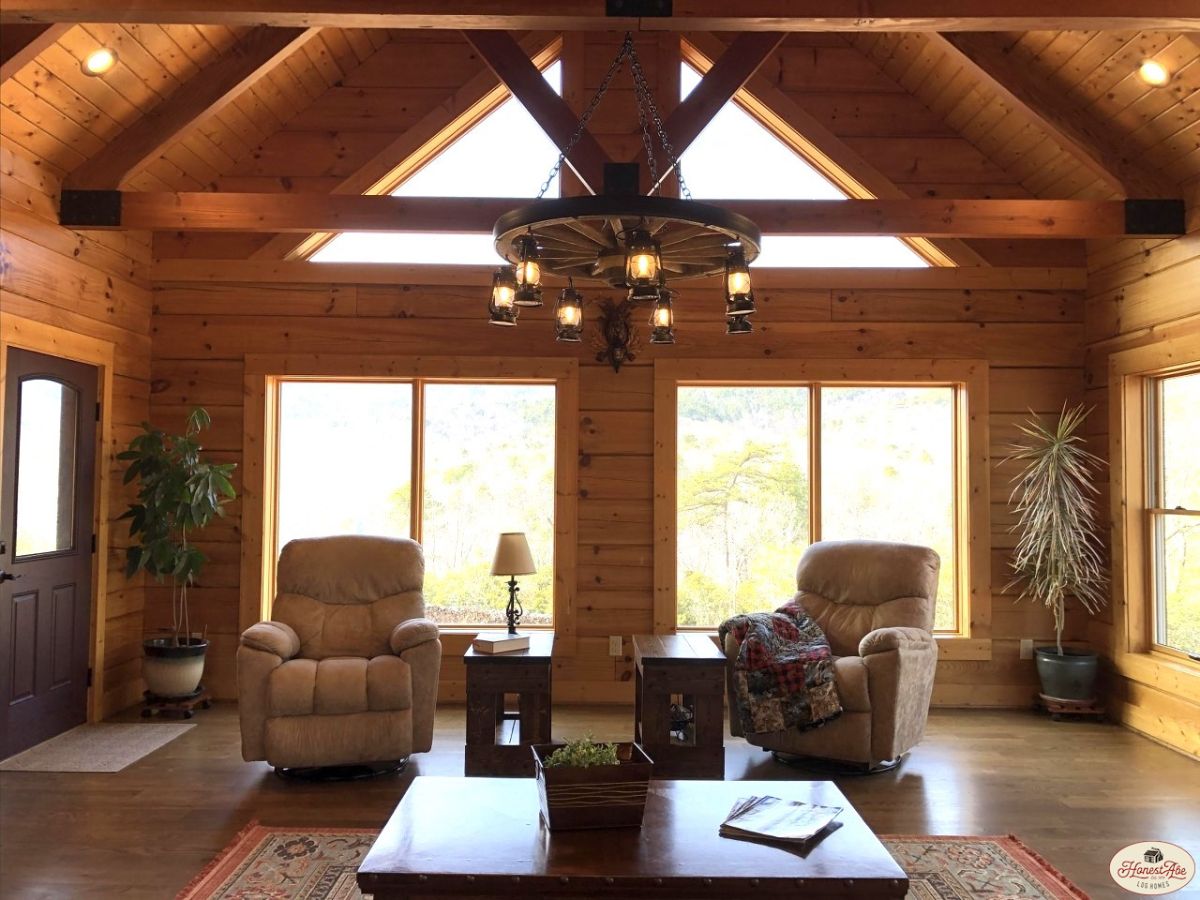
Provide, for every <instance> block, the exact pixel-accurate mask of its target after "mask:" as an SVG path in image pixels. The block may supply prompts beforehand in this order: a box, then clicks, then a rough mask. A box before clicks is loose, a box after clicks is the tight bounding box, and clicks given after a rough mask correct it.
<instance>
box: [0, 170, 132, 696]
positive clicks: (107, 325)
mask: <svg viewBox="0 0 1200 900" xmlns="http://www.w3.org/2000/svg"><path fill="white" fill-rule="evenodd" d="M46 168H47V167H45V166H44V165H42V160H40V159H32V158H29V157H27V156H24V155H21V154H19V153H17V152H16V151H15V150H14V149H12V148H11V146H10V147H5V148H0V192H2V194H3V199H0V306H2V307H3V310H4V312H5V313H7V314H9V315H14V316H19V317H21V318H23V319H30V320H33V321H35V322H38V323H42V324H45V325H50V326H55V327H57V328H61V329H64V330H66V331H67V332H70V333H73V334H78V335H83V336H86V337H90V338H97V339H99V340H102V341H108V342H110V343H112V344H114V345H115V365H114V372H115V375H114V379H113V395H112V402H111V406H110V408H109V409H108V410H107V411H106V412H105V413H104V415H105V416H106V417H108V420H109V422H110V423H111V427H110V434H111V436H112V443H111V444H110V445H109V446H107V447H106V448H105V450H104V460H105V464H106V465H107V466H108V467H109V476H110V477H109V497H108V508H109V517H110V521H113V520H115V518H116V517H117V516H119V515H120V514H121V513H122V512H124V510H125V507H126V505H127V503H128V501H129V499H130V498H131V496H132V494H131V493H130V492H129V491H127V490H125V489H123V488H122V487H121V475H120V470H119V466H118V464H117V463H116V461H115V460H114V459H113V456H114V454H115V453H116V452H118V451H119V450H120V449H122V448H123V447H124V445H125V444H126V443H127V442H128V441H129V439H130V438H131V437H132V436H133V434H134V433H135V432H136V430H137V427H138V423H140V422H142V421H145V419H146V418H147V416H148V412H149V396H150V308H151V292H150V281H149V268H150V241H149V236H148V235H140V234H134V233H117V232H114V233H99V232H88V233H86V234H85V233H82V232H76V231H70V230H68V229H65V228H61V227H59V226H58V224H57V219H58V197H57V195H58V189H59V186H58V182H57V180H56V179H55V177H54V176H53V175H51V174H49V173H48V172H47V170H46ZM110 538H111V539H110V542H109V547H108V551H109V552H108V555H107V559H105V560H104V561H103V563H104V565H105V566H106V569H107V590H106V598H105V603H104V609H105V621H104V623H103V629H102V630H103V634H102V635H101V637H102V640H103V658H102V660H98V661H97V664H98V665H100V666H102V667H103V682H102V683H103V696H102V697H99V698H97V700H98V709H99V710H100V714H101V715H108V714H109V713H112V712H115V711H117V710H119V709H123V708H125V707H126V706H129V705H130V704H131V703H133V702H134V701H136V700H137V699H139V698H140V697H141V691H142V685H141V664H142V663H141V655H142V646H141V642H142V632H143V622H142V608H143V605H144V599H145V597H144V589H143V586H142V579H141V576H139V577H138V579H136V580H134V581H127V580H126V579H125V577H124V575H123V573H122V568H123V562H124V547H125V546H126V545H127V541H128V539H127V537H126V529H125V527H124V526H123V525H120V524H115V525H113V527H111V528H110Z"/></svg>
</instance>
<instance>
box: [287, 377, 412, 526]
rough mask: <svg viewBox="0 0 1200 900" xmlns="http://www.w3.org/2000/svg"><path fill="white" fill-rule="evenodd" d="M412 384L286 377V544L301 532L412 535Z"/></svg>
mask: <svg viewBox="0 0 1200 900" xmlns="http://www.w3.org/2000/svg"><path fill="white" fill-rule="evenodd" d="M412 391H413V388H412V385H411V384H409V383H405V382H387V383H384V382H374V383H372V382H362V381H359V382H353V381H341V382H321V381H285V382H284V383H283V384H281V385H280V388H279V500H278V502H279V507H278V521H277V524H276V529H277V531H276V534H277V537H278V546H279V547H280V548H281V549H282V547H283V546H284V545H285V544H286V543H287V542H288V541H290V540H292V539H294V538H301V537H323V536H325V535H331V534H374V535H384V536H387V537H408V536H409V531H410V529H409V519H410V516H411V506H412V499H411V498H412V485H411V480H412V478H411V475H412V465H411V459H412Z"/></svg>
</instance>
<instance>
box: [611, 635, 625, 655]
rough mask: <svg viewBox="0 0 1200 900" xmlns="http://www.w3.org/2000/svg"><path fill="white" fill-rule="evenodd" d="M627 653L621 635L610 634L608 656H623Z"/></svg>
mask: <svg viewBox="0 0 1200 900" xmlns="http://www.w3.org/2000/svg"><path fill="white" fill-rule="evenodd" d="M624 652H625V650H624V645H623V644H622V643H621V636H620V635H619V634H610V635H609V636H608V655H609V656H621V655H622V654H623V653H624Z"/></svg>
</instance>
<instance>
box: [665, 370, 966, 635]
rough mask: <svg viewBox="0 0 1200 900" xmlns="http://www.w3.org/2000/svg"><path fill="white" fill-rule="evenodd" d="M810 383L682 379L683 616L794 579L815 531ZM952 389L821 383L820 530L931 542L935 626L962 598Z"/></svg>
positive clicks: (770, 599)
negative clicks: (708, 383)
mask: <svg viewBox="0 0 1200 900" xmlns="http://www.w3.org/2000/svg"><path fill="white" fill-rule="evenodd" d="M809 398H810V392H809V389H808V388H806V387H716V388H709V387H683V388H680V390H679V413H678V416H679V420H678V447H677V449H678V459H679V464H678V471H677V504H678V507H677V508H678V513H677V516H678V518H677V521H678V528H679V536H678V548H679V549H678V563H677V565H678V570H677V578H678V581H677V584H678V589H677V597H678V621H679V624H680V625H685V626H708V627H711V626H715V625H716V624H718V623H719V622H721V621H722V620H724V619H725V618H727V617H729V616H730V615H734V614H736V613H743V612H757V611H762V610H769V609H774V608H775V607H777V606H778V605H780V604H781V603H782V602H784V601H785V600H787V599H788V598H790V597H791V596H792V595H793V594H794V593H795V590H796V581H795V573H796V564H797V563H798V562H799V559H800V555H801V554H802V553H803V552H804V549H805V548H806V547H807V546H808V544H809V542H810V536H809V503H810V497H811V490H810V473H809V463H808V456H809V435H808V428H809V426H808V422H809V402H810V400H809ZM952 403H953V394H952V391H951V390H950V389H948V388H874V387H870V388H868V387H863V388H824V389H822V459H821V462H822V472H823V479H822V495H823V503H822V509H821V511H820V515H821V524H822V535H823V537H824V538H826V539H843V540H844V539H852V538H866V539H874V540H893V541H906V542H910V543H915V544H923V545H925V546H930V547H933V548H934V549H935V550H937V552H938V553H939V555H940V556H941V558H942V575H941V579H940V583H939V591H938V606H937V620H936V623H935V627H937V628H939V629H950V628H953V627H954V624H955V618H954V616H955V610H954V583H955V570H954V555H953V547H954V543H953V542H954V534H953V524H954V510H953V502H954V486H953V472H954V466H953V451H954V436H953V407H952Z"/></svg>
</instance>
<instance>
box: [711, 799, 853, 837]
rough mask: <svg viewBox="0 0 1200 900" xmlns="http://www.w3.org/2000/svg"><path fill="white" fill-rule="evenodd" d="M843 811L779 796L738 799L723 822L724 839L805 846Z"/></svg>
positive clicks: (840, 808) (722, 833)
mask: <svg viewBox="0 0 1200 900" xmlns="http://www.w3.org/2000/svg"><path fill="white" fill-rule="evenodd" d="M841 812H842V807H840V806H817V805H816V804H813V803H804V802H802V801H800V800H781V799H780V798H779V797H739V798H738V800H737V803H735V804H733V809H731V810H730V811H729V815H728V816H726V817H725V821H724V822H722V823H721V828H720V833H721V836H722V837H733V838H749V839H750V840H760V841H783V842H785V843H789V844H803V843H806V842H808V841H811V840H812V839H813V838H815V837H817V836H818V835H820V834H821V833H822V832H824V831H825V830H826V829H828V828H829V826H830V825H832V824H833V820H834V819H836V818H837V817H838V816H839V815H840V814H841Z"/></svg>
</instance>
